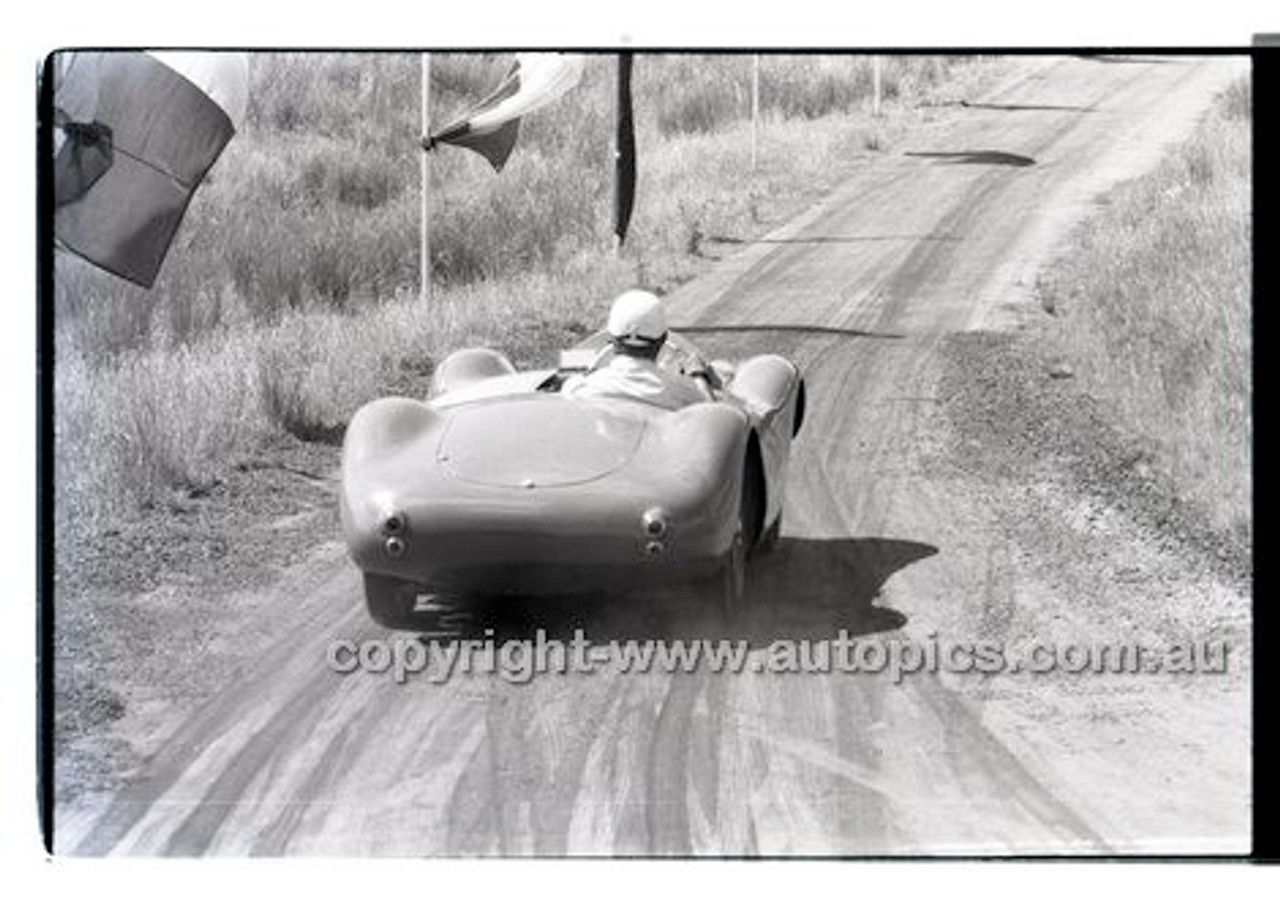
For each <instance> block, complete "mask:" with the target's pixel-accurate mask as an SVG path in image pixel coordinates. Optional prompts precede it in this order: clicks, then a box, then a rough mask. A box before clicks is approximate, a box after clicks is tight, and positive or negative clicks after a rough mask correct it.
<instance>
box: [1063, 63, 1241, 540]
mask: <svg viewBox="0 0 1280 907" xmlns="http://www.w3.org/2000/svg"><path fill="white" fill-rule="evenodd" d="M1250 117H1251V113H1250V88H1249V83H1248V81H1241V82H1239V83H1237V84H1235V85H1233V86H1232V87H1231V89H1230V90H1228V91H1227V92H1225V93H1224V95H1223V96H1222V98H1220V99H1219V102H1218V104H1217V105H1216V106H1215V108H1214V110H1213V111H1212V113H1211V114H1210V115H1209V117H1208V118H1207V120H1206V121H1205V122H1204V123H1203V124H1202V125H1201V127H1200V128H1199V130H1198V131H1197V132H1196V134H1195V135H1194V137H1193V138H1192V139H1191V140H1190V141H1189V142H1187V143H1186V144H1185V145H1184V146H1183V147H1181V148H1179V149H1178V150H1177V151H1176V152H1175V153H1174V154H1172V155H1171V156H1170V157H1169V158H1168V159H1167V160H1166V161H1165V162H1164V163H1163V164H1162V165H1161V166H1160V167H1159V168H1158V169H1157V170H1156V171H1155V172H1154V173H1152V174H1150V175H1149V176H1147V177H1145V178H1143V179H1141V180H1138V181H1136V182H1134V183H1131V184H1128V185H1126V186H1124V187H1122V188H1121V189H1120V190H1118V191H1117V192H1116V193H1115V194H1114V195H1113V196H1112V197H1111V198H1110V199H1109V204H1108V206H1107V208H1106V210H1105V211H1104V212H1103V213H1102V214H1101V215H1100V216H1099V217H1097V218H1096V219H1094V220H1093V221H1091V222H1090V223H1089V224H1087V225H1086V227H1085V228H1084V229H1082V231H1081V232H1080V233H1078V234H1077V236H1076V239H1075V248H1074V250H1073V252H1072V253H1071V254H1069V255H1067V256H1066V257H1065V259H1064V260H1063V261H1062V263H1061V264H1060V265H1059V266H1058V267H1057V268H1056V269H1055V271H1054V272H1053V273H1052V274H1051V275H1050V277H1049V280H1048V282H1047V284H1046V287H1045V291H1044V303H1045V307H1046V308H1047V309H1049V310H1051V311H1053V312H1055V313H1056V314H1058V315H1059V316H1060V317H1061V319H1062V320H1061V322H1060V327H1061V330H1058V331H1055V334H1056V335H1057V336H1060V337H1061V339H1062V342H1063V343H1064V344H1065V345H1066V347H1067V349H1068V350H1069V354H1070V356H1071V357H1072V358H1073V359H1074V360H1075V361H1076V362H1077V363H1078V364H1079V366H1080V367H1078V369H1077V374H1080V375H1081V376H1082V377H1083V378H1084V379H1085V380H1088V381H1089V382H1090V386H1091V388H1096V389H1097V391H1098V393H1099V394H1100V395H1103V396H1105V397H1106V398H1107V400H1108V401H1109V402H1110V403H1111V404H1113V406H1114V407H1116V408H1117V409H1118V410H1119V412H1120V414H1121V416H1122V418H1123V419H1124V421H1125V422H1126V423H1127V424H1129V425H1130V426H1132V427H1133V428H1134V429H1136V430H1137V431H1138V432H1139V433H1140V434H1141V435H1143V436H1145V437H1146V438H1148V439H1151V440H1152V441H1153V442H1154V444H1155V447H1156V449H1157V450H1158V453H1159V458H1160V461H1161V462H1160V463H1159V464H1158V465H1159V466H1160V467H1162V468H1163V469H1165V470H1167V471H1168V472H1169V473H1170V474H1171V475H1172V477H1173V479H1174V482H1175V484H1176V486H1177V487H1178V488H1179V490H1180V493H1182V494H1184V495H1185V496H1187V497H1188V498H1190V499H1191V500H1193V501H1195V502H1196V503H1198V504H1200V505H1201V506H1202V507H1203V508H1205V510H1206V511H1207V512H1208V513H1209V514H1210V515H1211V517H1212V519H1213V521H1214V523H1215V526H1216V527H1217V528H1220V529H1225V530H1229V531H1231V532H1233V533H1235V534H1237V535H1238V536H1240V537H1244V538H1249V537H1250V536H1251V531H1252V530H1251V526H1252V504H1251V494H1252V490H1251V467H1252V459H1251V444H1252V416H1251V409H1252V385H1251V381H1250V368H1251V359H1252V346H1251V337H1250V320H1251V314H1250V300H1251V268H1252V264H1251V263H1252V253H1251V245H1250V244H1251V227H1250V191H1251V190H1250V187H1251V176H1250V175H1251V161H1250V154H1251V144H1250V143H1251V120H1250Z"/></svg>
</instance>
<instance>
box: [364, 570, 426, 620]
mask: <svg viewBox="0 0 1280 907" xmlns="http://www.w3.org/2000/svg"><path fill="white" fill-rule="evenodd" d="M416 597H417V593H416V590H415V589H414V587H413V584H412V583H408V582H405V581H404V580H401V579H394V578H392V577H389V576H379V575H378V574H376V573H366V574H365V575H364V600H365V604H366V606H367V607H368V609H369V616H370V617H372V618H373V619H374V621H375V622H376V623H378V624H379V625H381V626H383V627H386V628H387V629H388V630H412V629H414V610H413V609H414V602H415V601H416Z"/></svg>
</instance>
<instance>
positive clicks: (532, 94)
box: [422, 53, 584, 172]
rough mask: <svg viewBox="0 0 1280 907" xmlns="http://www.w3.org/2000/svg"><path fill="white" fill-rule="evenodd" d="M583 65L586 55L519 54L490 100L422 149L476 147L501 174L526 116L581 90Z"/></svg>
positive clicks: (428, 139)
mask: <svg viewBox="0 0 1280 907" xmlns="http://www.w3.org/2000/svg"><path fill="white" fill-rule="evenodd" d="M583 64H584V58H583V55H582V54H548V53H521V54H516V61H515V63H514V64H513V65H512V67H511V69H510V70H509V71H508V72H507V75H506V77H505V78H503V80H502V82H501V84H499V85H498V87H497V88H496V89H494V90H493V92H492V93H490V94H489V96H488V97H486V98H485V99H484V100H483V101H481V102H480V103H479V104H477V105H476V106H475V107H474V108H472V109H471V110H470V111H469V112H467V113H465V114H463V115H462V116H460V117H459V118H457V119H456V120H454V121H453V122H451V123H449V124H448V125H447V126H445V127H443V128H441V129H439V130H437V131H436V132H433V133H431V134H430V135H428V136H427V137H426V138H424V139H423V140H422V147H424V148H425V149H427V150H428V151H430V150H432V149H433V148H434V147H435V146H436V145H439V144H446V145H460V146H462V147H463V148H470V149H471V150H472V151H475V152H477V153H478V154H481V155H483V156H484V157H485V159H486V160H488V162H489V163H490V164H492V165H493V169H494V170H497V171H499V172H501V170H502V167H503V165H504V164H506V162H507V158H508V157H509V156H510V155H511V149H512V148H513V147H515V143H516V136H517V134H518V133H519V131H520V118H521V117H523V116H524V115H525V114H527V113H531V112H532V111H534V110H537V109H538V108H540V107H544V106H546V105H547V104H550V103H551V102H552V101H554V100H556V99H557V98H559V97H560V96H561V95H563V94H565V92H567V91H569V89H571V88H573V87H574V86H576V85H577V84H578V82H579V80H580V79H581V78H582V68H583Z"/></svg>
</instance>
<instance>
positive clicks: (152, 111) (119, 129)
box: [50, 51, 248, 287]
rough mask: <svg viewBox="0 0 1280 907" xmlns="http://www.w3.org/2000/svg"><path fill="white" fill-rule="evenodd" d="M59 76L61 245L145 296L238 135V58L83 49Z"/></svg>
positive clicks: (55, 63)
mask: <svg viewBox="0 0 1280 907" xmlns="http://www.w3.org/2000/svg"><path fill="white" fill-rule="evenodd" d="M50 72H51V73H52V74H53V77H54V89H53V106H54V114H53V128H54V130H55V131H54V145H53V147H54V162H53V182H54V235H55V236H56V238H57V239H58V241H59V242H60V243H61V244H62V245H63V246H64V247H65V248H67V249H69V250H70V251H72V252H74V253H75V254H77V255H79V256H81V257H82V258H85V259H87V260H88V261H90V262H92V263H93V264H95V265H97V266H98V267H100V268H103V269H105V270H107V271H110V272H111V273H113V274H116V275H117V276H119V277H123V278H124V279H126V280H129V281H131V282H133V283H136V284H139V285H141V286H144V287H150V286H152V284H154V283H155V279H156V276H157V274H158V273H159V271H160V266H161V264H162V263H163V262H164V258H165V255H166V254H167V253H168V250H169V246H170V244H171V243H172V242H173V237H174V234H175V233H176V232H177V230H178V226H179V225H180V224H181V223H182V218H183V215H184V214H185V213H186V210H187V206H188V204H189V203H190V201H191V197H192V195H193V193H194V192H195V190H196V187H197V186H199V185H200V182H201V181H202V180H203V179H204V177H205V174H206V173H208V171H209V168H210V167H212V166H213V164H214V162H215V161H216V160H217V159H218V156H219V155H220V154H221V153H222V149H223V148H225V147H226V144H227V142H228V141H230V140H231V136H232V135H233V134H234V133H235V127H236V123H237V121H238V120H239V119H240V117H241V116H242V115H243V113H244V109H245V102H246V99H247V93H248V59H247V58H246V57H245V55H244V54H238V53H211V52H200V53H195V52H180V53H155V54H152V53H145V52H138V51H105V52H104V51H91V52H90V51H73V52H65V53H59V54H57V55H56V56H55V57H53V58H52V59H51V70H50Z"/></svg>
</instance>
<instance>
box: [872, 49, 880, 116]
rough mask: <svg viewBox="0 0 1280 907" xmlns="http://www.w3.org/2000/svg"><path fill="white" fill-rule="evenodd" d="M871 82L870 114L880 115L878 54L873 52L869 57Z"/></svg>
mask: <svg viewBox="0 0 1280 907" xmlns="http://www.w3.org/2000/svg"><path fill="white" fill-rule="evenodd" d="M871 83H872V92H873V94H872V100H871V115H872V116H873V117H878V116H880V55H879V54H875V55H874V56H873V57H872V58H871Z"/></svg>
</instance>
